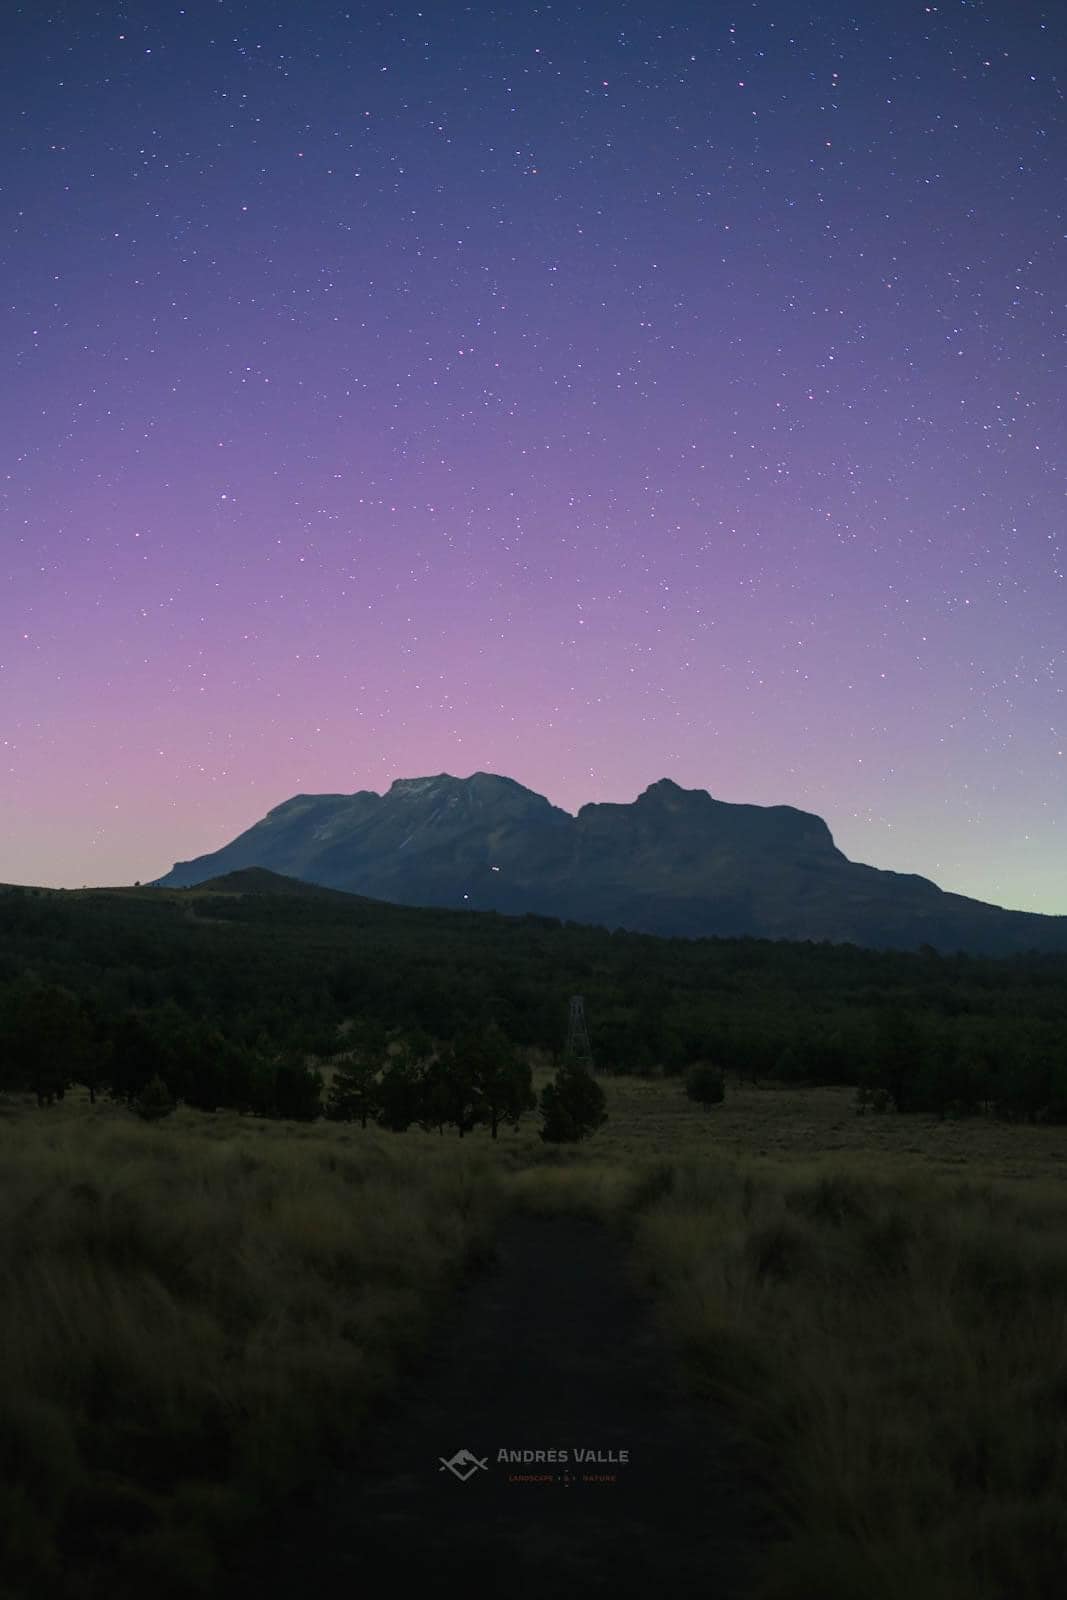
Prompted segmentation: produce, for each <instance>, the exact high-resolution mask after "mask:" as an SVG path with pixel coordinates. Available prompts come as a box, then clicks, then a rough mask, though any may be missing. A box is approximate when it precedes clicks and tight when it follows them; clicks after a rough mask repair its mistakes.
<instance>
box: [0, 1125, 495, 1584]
mask: <svg viewBox="0 0 1067 1600" xmlns="http://www.w3.org/2000/svg"><path fill="white" fill-rule="evenodd" d="M54 1110H55V1112H56V1113H57V1114H55V1115H53V1114H52V1113H51V1112H45V1113H38V1112H36V1111H30V1110H24V1109H20V1110H18V1111H17V1112H15V1113H14V1114H9V1115H7V1116H6V1117H0V1171H2V1173H3V1181H2V1184H0V1205H2V1218H3V1228H2V1231H0V1452H2V1455H0V1465H2V1471H0V1595H3V1596H4V1597H5V1600H6V1597H7V1596H19V1597H21V1596H23V1595H27V1596H33V1597H35V1600H36V1597H37V1596H45V1595H50V1596H51V1595H55V1596H60V1595H71V1596H78V1597H80V1596H82V1595H93V1596H95V1595H98V1594H100V1595H103V1594H108V1595H126V1594H131V1595H132V1594H137V1593H143V1592H148V1591H151V1592H153V1593H154V1594H156V1595H160V1596H165V1595H175V1596H178V1595H181V1596H188V1595H194V1594H198V1593H210V1592H213V1583H214V1579H215V1575H216V1567H215V1561H216V1555H217V1551H218V1548H219V1545H220V1542H221V1541H222V1540H223V1539H224V1538H225V1537H226V1536H228V1535H230V1534H232V1533H233V1531H234V1530H235V1528H237V1527H239V1526H240V1525H241V1524H242V1523H243V1522H245V1521H249V1522H252V1521H254V1519H255V1518H256V1516H257V1515H259V1514H261V1513H262V1510H263V1508H264V1507H265V1506H268V1505H269V1504H270V1503H271V1501H272V1499H273V1498H275V1497H276V1496H278V1495H279V1494H281V1493H282V1492H284V1491H287V1490H290V1489H292V1488H294V1487H296V1486H297V1485H298V1484H299V1483H300V1481H301V1480H302V1479H303V1478H305V1477H307V1476H308V1475H313V1474H314V1473H315V1472H316V1471H317V1470H320V1469H321V1465H322V1463H323V1461H324V1460H327V1459H329V1457H330V1455H331V1453H332V1452H333V1451H334V1450H336V1449H338V1448H340V1447H342V1446H344V1445H347V1444H350V1443H351V1439H352V1435H353V1432H354V1431H358V1427H359V1419H360V1416H361V1413H362V1412H363V1409H364V1408H365V1407H366V1406H367V1405H368V1404H369V1403H370V1401H371V1400H372V1399H373V1397H374V1396H375V1394H377V1393H378V1392H379V1391H380V1390H381V1389H382V1388H383V1387H384V1386H385V1385H387V1384H388V1383H390V1382H391V1381H392V1380H393V1378H394V1377H395V1375H396V1373H397V1370H398V1368H399V1366H400V1365H402V1363H403V1361H404V1359H405V1357H406V1356H408V1355H409V1354H410V1353H411V1352H412V1351H413V1350H414V1349H416V1348H418V1347H419V1346H420V1345H421V1343H422V1341H423V1338H424V1335H425V1331H426V1319H427V1317H428V1316H429V1315H430V1313H431V1312H432V1309H433V1306H434V1304H435V1302H436V1300H437V1298H438V1297H439V1296H440V1295H441V1294H442V1293H444V1292H445V1291H446V1290H447V1289H448V1288H449V1287H450V1286H452V1285H453V1284H454V1283H455V1281H456V1278H457V1276H458V1275H459V1274H460V1273H461V1272H462V1270H463V1269H464V1268H465V1267H466V1266H467V1265H468V1264H470V1263H471V1262H473V1261H475V1260H476V1259H477V1258H478V1256H479V1254H480V1252H481V1251H482V1250H483V1249H484V1248H485V1246H486V1244H487V1241H488V1240H489V1238H490V1237H491V1234H492V1230H493V1216H494V1193H495V1185H494V1183H493V1180H492V1175H491V1173H490V1170H489V1167H488V1160H487V1158H488V1155H489V1152H488V1150H487V1149H486V1148H485V1147H484V1146H475V1145H474V1144H473V1143H472V1142H470V1141H467V1142H466V1143H465V1146H464V1148H463V1149H462V1150H456V1149H454V1148H453V1147H452V1145H451V1143H448V1144H447V1145H445V1146H443V1147H442V1145H441V1143H440V1142H439V1141H436V1140H434V1139H432V1138H429V1137H424V1136H421V1135H419V1134H414V1135H411V1136H409V1137H407V1138H402V1139H401V1138H395V1137H390V1136H389V1135H385V1134H381V1133H379V1132H377V1130H368V1131H367V1132H366V1133H364V1132H362V1131H360V1130H358V1129H357V1130H355V1131H354V1132H353V1131H352V1130H350V1129H348V1128H338V1127H336V1126H333V1125H327V1124H315V1125H310V1126H309V1125H303V1124H285V1123H270V1122H259V1121H254V1120H252V1119H240V1118H238V1117H236V1116H228V1115H222V1116H214V1117H210V1116H202V1115H198V1114H196V1113H193V1112H179V1113H177V1114H176V1115H175V1116H173V1117H172V1118H170V1119H168V1121H167V1122H165V1123H164V1124H163V1125H161V1126H147V1125H145V1124H143V1123H141V1122H139V1121H138V1120H137V1119H136V1118H134V1117H132V1116H130V1114H129V1113H125V1112H123V1111H120V1110H119V1109H117V1108H116V1107H113V1106H107V1105H98V1106H97V1107H96V1108H93V1109H90V1108H89V1107H88V1106H86V1105H84V1104H81V1105H78V1104H72V1103H70V1102H68V1103H67V1104H65V1105H64V1106H62V1107H58V1108H54Z"/></svg>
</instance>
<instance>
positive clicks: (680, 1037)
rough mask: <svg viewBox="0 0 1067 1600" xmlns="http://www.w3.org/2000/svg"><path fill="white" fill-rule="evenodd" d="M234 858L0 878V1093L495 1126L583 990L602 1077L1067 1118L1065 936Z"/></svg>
mask: <svg viewBox="0 0 1067 1600" xmlns="http://www.w3.org/2000/svg"><path fill="white" fill-rule="evenodd" d="M236 879H237V880H238V881H239V880H241V879H244V880H245V881H246V882H247V884H248V889H247V891H242V890H240V889H236V890H235V889H233V888H230V887H227V888H225V889H211V888H207V889H205V888H200V889H186V890H158V889H141V888H135V889H128V890H84V891H63V890H44V889H27V888H8V889H5V890H3V891H0V1091H8V1092H23V1093H29V1094H33V1095H36V1097H37V1099H38V1102H39V1103H40V1104H43V1105H47V1104H49V1103H54V1102H55V1101H56V1100H57V1099H60V1098H62V1096H63V1095H64V1093H65V1092H66V1091H67V1089H68V1088H69V1087H70V1086H71V1085H74V1084H82V1085H84V1086H85V1087H86V1088H87V1089H88V1090H89V1092H90V1095H91V1096H94V1097H95V1096H96V1095H97V1094H98V1093H100V1094H106V1095H109V1096H111V1097H112V1098H115V1099H118V1100H125V1101H126V1102H128V1103H129V1104H131V1105H139V1106H140V1108H141V1109H142V1110H144V1111H145V1114H151V1113H152V1109H153V1106H152V1101H153V1096H155V1097H156V1098H157V1099H158V1100H159V1101H160V1102H161V1104H160V1106H159V1109H166V1107H167V1106H169V1105H172V1104H175V1103H184V1104H186V1105H188V1106H190V1107H193V1108H196V1109H200V1110H215V1109H222V1108H228V1109H232V1110H236V1111H240V1112H247V1113H250V1114H257V1115H260V1116H268V1117H284V1118H295V1119H300V1120H312V1119H314V1118H317V1117H318V1116H320V1115H323V1114H326V1115H331V1116H336V1117H338V1118H340V1119H343V1120H347V1119H358V1120H360V1121H362V1122H364V1123H365V1122H366V1121H367V1120H368V1118H373V1119H374V1120H376V1121H378V1122H379V1123H381V1125H383V1126H385V1127H391V1128H394V1129H401V1128H403V1127H406V1126H409V1125H410V1124H411V1123H412V1122H414V1121H418V1122H420V1123H421V1125H422V1126H441V1127H443V1126H444V1125H445V1124H452V1125H454V1126H456V1127H457V1128H458V1130H459V1132H460V1133H461V1134H462V1133H464V1132H466V1131H469V1128H470V1127H472V1126H474V1125H475V1124H476V1123H478V1122H485V1123H486V1124H487V1125H490V1126H491V1129H492V1132H493V1135H494V1136H495V1134H496V1131H497V1126H498V1123H499V1122H500V1121H501V1120H503V1121H507V1120H513V1119H514V1118H515V1117H517V1116H518V1115H520V1114H521V1112H522V1110H523V1109H526V1108H527V1106H528V1105H529V1086H528V1074H527V1073H526V1071H525V1068H524V1063H525V1062H527V1061H528V1060H529V1057H530V1053H531V1052H537V1053H539V1056H540V1058H541V1059H544V1060H546V1061H547V1060H551V1061H554V1062H555V1063H556V1064H557V1065H558V1064H559V1062H560V1059H561V1055H562V1051H563V1046H564V1041H565V1033H566V1022H567V1008H568V1001H569V998H570V996H571V995H572V994H575V993H580V994H582V995H583V996H584V998H585V1006H586V1013H587V1016H588V1019H589V1024H590V1031H591V1037H592V1046H593V1052H594V1059H595V1064H596V1067H597V1069H598V1071H599V1072H602V1073H611V1074H616V1073H618V1074H637V1075H641V1076H645V1077H660V1076H672V1075H678V1076H681V1075H684V1074H687V1073H689V1072H691V1071H692V1069H694V1068H698V1067H707V1066H709V1065H710V1066H711V1067H714V1068H718V1069H719V1070H720V1071H729V1072H730V1073H732V1074H734V1075H736V1077H737V1078H738V1079H739V1080H742V1081H745V1080H748V1081H751V1082H759V1081H760V1080H764V1079H774V1080H775V1081H779V1082H786V1083H789V1082H792V1083H797V1084H823V1085H826V1084H849V1085H852V1084H855V1085H856V1090H857V1093H856V1110H857V1111H858V1112H867V1111H870V1112H871V1113H877V1112H879V1111H896V1112H910V1111H925V1112H934V1113H936V1114H938V1115H940V1116H944V1117H949V1116H952V1117H961V1116H970V1115H977V1114H985V1115H991V1116H997V1117H1001V1118H1004V1119H1007V1120H1009V1121H1020V1120H1025V1121H1030V1122H1035V1121H1064V1120H1067V958H1064V957H1063V956H1058V955H1047V954H1037V953H1032V954H1028V955H1023V956H1017V957H1012V958H1007V959H993V958H982V957H972V956H968V955H966V954H963V953H959V954H956V955H944V954H939V953H937V952H936V951H934V950H933V949H923V950H921V951H919V952H916V953H911V952H891V951H890V952H887V951H872V950H866V949H860V948H857V947H856V946H853V945H834V944H828V943H824V944H810V943H809V944H797V943H787V942H784V941H783V942H774V941H765V940H752V939H737V940H735V939H700V940H685V939H661V938H656V937H652V936H648V935H641V934H634V933H629V932H624V931H615V932H612V931H609V930H606V929H600V928H592V927H585V926H579V925H577V924H573V923H561V922H559V921H556V920H555V919H552V918H546V917H541V916H525V917H505V916H501V915H499V914H497V913H492V912H459V911H441V910H418V909H410V908H406V907H399V906H392V905H386V904H384V903H381V902H374V901H368V900H363V899H360V898H358V897H356V896H349V895H342V894H335V893H331V892H329V891H319V890H314V889H310V888H308V889H307V890H306V891H304V890H303V889H302V888H301V889H300V890H299V891H297V890H295V886H294V885H293V884H291V883H290V882H289V881H287V880H283V879H276V878H272V877H271V876H270V875H266V874H257V873H254V872H253V873H252V874H249V875H241V874H238V875H236ZM233 881H234V880H227V882H228V883H230V882H233ZM327 1064H329V1065H330V1066H331V1071H330V1072H329V1073H327V1074H326V1075H324V1074H323V1072H322V1071H321V1070H320V1069H321V1068H322V1067H323V1066H325V1065H327ZM327 1080H329V1081H327ZM486 1082H489V1083H490V1084H491V1085H495V1088H491V1089H490V1091H489V1094H488V1099H487V1097H486V1089H485V1085H486ZM472 1085H473V1087H472Z"/></svg>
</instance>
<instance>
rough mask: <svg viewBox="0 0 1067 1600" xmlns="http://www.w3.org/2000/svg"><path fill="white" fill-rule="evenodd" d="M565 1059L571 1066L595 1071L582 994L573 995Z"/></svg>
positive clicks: (586, 1070) (564, 1053)
mask: <svg viewBox="0 0 1067 1600" xmlns="http://www.w3.org/2000/svg"><path fill="white" fill-rule="evenodd" d="M563 1060H564V1062H565V1063H566V1065H567V1066H569V1067H581V1068H582V1069H583V1070H584V1071H585V1072H594V1071H595V1070H596V1069H595V1067H594V1066H593V1047H592V1045H591V1044H590V1043H589V1029H588V1028H587V1027H586V1023H585V1001H584V1000H583V999H582V996H581V995H580V994H576V995H572V996H571V1009H570V1017H569V1018H568V1021H567V1046H566V1049H565V1050H564V1052H563Z"/></svg>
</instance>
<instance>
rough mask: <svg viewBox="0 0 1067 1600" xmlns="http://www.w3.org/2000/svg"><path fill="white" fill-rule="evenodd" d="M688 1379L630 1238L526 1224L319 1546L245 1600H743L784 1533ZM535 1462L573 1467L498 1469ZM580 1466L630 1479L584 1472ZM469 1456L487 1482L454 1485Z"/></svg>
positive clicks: (373, 1435) (516, 1223)
mask: <svg viewBox="0 0 1067 1600" xmlns="http://www.w3.org/2000/svg"><path fill="white" fill-rule="evenodd" d="M676 1364H677V1363H676V1361H675V1360H672V1357H671V1353H670V1352H669V1350H667V1349H666V1348H665V1347H664V1343H663V1341H662V1338H661V1337H660V1336H659V1334H658V1333H657V1331H656V1330H655V1327H654V1324H653V1322H652V1320H651V1317H650V1316H649V1313H648V1309H647V1307H646V1306H644V1305H643V1304H642V1302H641V1300H640V1299H639V1298H638V1297H637V1295H636V1294H635V1293H634V1291H633V1289H632V1288H631V1287H630V1284H629V1281H628V1276H627V1271H626V1259H625V1250H624V1246H623V1244H622V1242H621V1241H620V1240H618V1239H617V1238H616V1237H615V1235H614V1234H612V1233H611V1232H610V1231H609V1230H608V1229H607V1228H605V1227H603V1226H602V1225H600V1224H598V1223H595V1222H592V1221H587V1220H585V1219H581V1218H577V1217H552V1218H543V1217H530V1216H524V1215H516V1216H512V1217H510V1218H508V1219H507V1220H506V1221H505V1222H504V1224H503V1226H502V1229H501V1233H500V1238H499V1245H498V1255H497V1260H496V1263H495V1264H494V1265H493V1266H492V1267H490V1268H489V1269H488V1270H487V1271H485V1272H484V1273H483V1274H482V1275H481V1276H480V1277H479V1278H478V1279H477V1280H476V1281H475V1282H474V1283H473V1285H472V1286H471V1287H470V1288H469V1289H468V1290H467V1291H465V1292H464V1294H463V1295H462V1297H461V1299H460V1302H459V1304H458V1305H457V1306H456V1308H455V1312H454V1315H452V1316H451V1317H450V1319H449V1320H448V1322H447V1325H445V1326H443V1327H442V1328H441V1329H440V1336H439V1339H438V1340H437V1342H436V1344H435V1347H434V1348H433V1349H432V1350H431V1351H430V1352H429V1354H428V1355H427V1358H426V1360H425V1362H424V1363H423V1364H422V1365H421V1366H420V1369H419V1371H418V1372H417V1374H416V1375H415V1376H414V1378H413V1379H411V1380H409V1381H407V1382H406V1383H405V1384H404V1385H403V1386H402V1387H401V1389H399V1390H398V1392H397V1393H396V1395H395V1396H394V1397H393V1400H392V1402H391V1403H390V1405H389V1406H388V1408H387V1409H386V1410H385V1411H384V1412H383V1414H382V1415H381V1416H380V1418H379V1420H378V1421H376V1423H375V1424H374V1426H373V1428H372V1429H371V1431H370V1433H369V1435H367V1436H366V1437H364V1438H363V1439H362V1441H361V1451H360V1464H359V1465H358V1466H357V1467H353V1468H350V1469H349V1470H348V1471H347V1472H346V1473H344V1474H342V1475H340V1476H337V1477H335V1478H334V1479H332V1480H331V1483H330V1485H329V1488H328V1490H327V1491H326V1495H327V1498H326V1499H325V1501H324V1502H323V1501H322V1500H321V1499H320V1500H319V1501H318V1502H317V1505H316V1510H315V1514H314V1523H313V1532H309V1531H308V1530H306V1529H305V1530H303V1531H300V1530H299V1528H298V1526H297V1525H296V1524H292V1525H291V1531H292V1543H291V1545H289V1546H287V1545H286V1544H285V1543H284V1541H283V1539H282V1538H281V1537H280V1536H279V1537H278V1538H277V1539H276V1540H275V1539H273V1538H272V1539H271V1540H270V1541H268V1544H267V1545H266V1546H264V1547H261V1550H260V1557H259V1562H258V1563H257V1566H258V1570H257V1571H256V1572H255V1573H246V1574H244V1575H243V1576H242V1578H241V1580H240V1583H241V1586H242V1588H243V1586H244V1584H245V1583H254V1584H255V1585H256V1588H257V1589H258V1592H259V1594H260V1595H261V1596H263V1597H264V1600H266V1597H271V1600H273V1597H274V1596H281V1595H283V1594H285V1595H287V1596H292V1595H293V1594H294V1593H296V1594H306V1595H308V1596H314V1600H333V1597H334V1596H338V1597H340V1596H342V1595H343V1596H346V1597H347V1596H351V1595H353V1594H357V1593H364V1594H366V1593H374V1592H375V1590H376V1588H377V1586H378V1585H382V1586H383V1590H382V1592H385V1586H386V1585H387V1586H388V1588H389V1589H390V1590H392V1589H394V1588H395V1587H397V1586H401V1587H402V1588H403V1589H404V1590H405V1591H407V1590H410V1592H411V1593H412V1594H414V1595H415V1596H418V1597H419V1600H426V1597H430V1596H444V1595H459V1594H465V1593H469V1594H472V1595H478V1594H481V1595H486V1596H490V1595H497V1594H499V1595H503V1596H507V1597H508V1600H532V1597H534V1596H538V1597H542V1596H547V1595H552V1594H559V1595H561V1596H566V1597H568V1600H571V1597H573V1600H586V1597H592V1596H597V1595H604V1596H608V1595H610V1596H612V1597H615V1600H631V1597H636V1596H638V1595H640V1596H642V1597H646V1600H647V1596H649V1595H650V1594H656V1595H658V1596H659V1597H662V1600H688V1597H690V1596H693V1597H695V1596H698V1595H699V1596H700V1597H701V1600H708V1597H710V1596H714V1597H716V1600H742V1597H747V1596H748V1595H749V1594H750V1593H751V1590H752V1575H753V1573H754V1571H755V1570H756V1568H757V1566H758V1563H759V1557H760V1553H761V1550H762V1549H763V1548H764V1546H765V1544H766V1542H767V1541H768V1540H769V1539H770V1538H771V1537H772V1536H773V1529H772V1525H771V1522H770V1520H769V1517H768V1516H767V1515H766V1513H765V1512H763V1511H762V1510H761V1508H760V1504H759V1498H758V1495H757V1492H756V1488H755V1485H754V1482H753V1479H752V1475H751V1471H750V1470H748V1469H746V1466H745V1464H744V1461H743V1459H742V1457H741V1452H740V1450H739V1448H738V1446H737V1445H736V1444H735V1443H732V1442H731V1440H730V1438H729V1435H728V1432H727V1430H726V1427H725V1425H724V1424H721V1423H717V1422H716V1420H715V1419H714V1417H713V1416H711V1415H709V1414H708V1411H707V1408H706V1407H704V1406H700V1405H697V1404H696V1403H695V1402H693V1401H692V1400H691V1399H690V1400H687V1399H686V1396H685V1395H684V1393H683V1392H682V1391H681V1389H680V1388H678V1387H676V1383H675V1380H674V1378H673V1370H674V1368H675V1367H676ZM523 1449H529V1450H546V1451H547V1450H552V1449H555V1450H557V1451H563V1450H565V1451H567V1452H569V1453H570V1460H569V1461H568V1462H566V1463H563V1462H555V1463H552V1462H546V1463H536V1464H523V1465H506V1464H502V1463H500V1462H499V1461H498V1452H499V1451H501V1450H523ZM579 1449H584V1450H593V1451H598V1452H602V1453H607V1452H615V1456H616V1458H618V1457H619V1456H620V1455H621V1454H622V1453H623V1452H628V1456H629V1460H628V1462H626V1463H625V1464H623V1463H622V1462H619V1461H618V1460H617V1459H616V1460H615V1461H613V1462H610V1463H608V1462H604V1463H601V1464H597V1465H579V1464H578V1463H577V1462H576V1461H575V1459H574V1452H575V1451H576V1450H579ZM460 1451H468V1452H469V1453H470V1458H472V1460H473V1461H474V1462H485V1467H484V1468H483V1467H482V1466H480V1465H472V1461H471V1460H466V1461H465V1462H461V1463H458V1465H459V1467H460V1470H461V1471H468V1470H469V1473H470V1476H469V1477H468V1478H467V1480H466V1481H460V1480H459V1479H458V1478H457V1477H456V1476H454V1475H453V1473H452V1472H451V1471H450V1470H448V1469H447V1468H446V1467H444V1466H442V1458H444V1460H446V1461H451V1460H453V1458H455V1456H456V1455H457V1453H458V1452H460ZM523 1475H537V1476H544V1477H548V1478H550V1480H551V1481H548V1482H523V1481H517V1480H518V1479H520V1478H521V1477H522V1476H523ZM588 1475H599V1477H600V1478H602V1479H607V1480H609V1481H587V1477H588ZM297 1521H299V1519H297ZM249 1592H253V1591H251V1590H250V1591H249Z"/></svg>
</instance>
